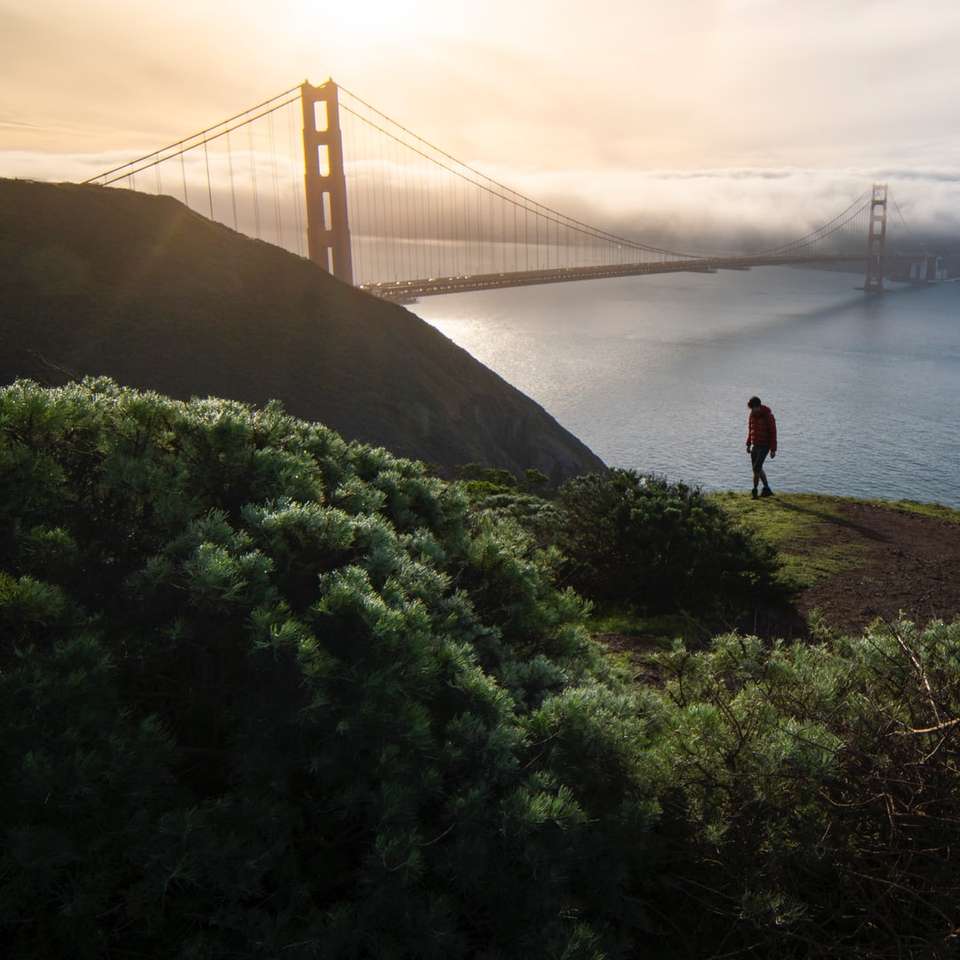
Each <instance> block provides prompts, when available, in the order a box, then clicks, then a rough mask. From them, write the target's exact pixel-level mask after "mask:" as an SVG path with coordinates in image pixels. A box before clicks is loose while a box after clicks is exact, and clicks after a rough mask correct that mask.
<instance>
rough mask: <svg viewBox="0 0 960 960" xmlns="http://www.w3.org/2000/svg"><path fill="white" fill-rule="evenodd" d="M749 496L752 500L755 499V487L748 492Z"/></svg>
mask: <svg viewBox="0 0 960 960" xmlns="http://www.w3.org/2000/svg"><path fill="white" fill-rule="evenodd" d="M750 496H751V497H753V499H754V500H756V499H757V488H756V487H754V488H753V489H752V490H751V491H750Z"/></svg>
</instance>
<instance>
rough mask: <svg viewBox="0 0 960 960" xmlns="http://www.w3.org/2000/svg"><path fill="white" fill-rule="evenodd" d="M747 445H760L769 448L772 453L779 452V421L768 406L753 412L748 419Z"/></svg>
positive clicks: (762, 405)
mask: <svg viewBox="0 0 960 960" xmlns="http://www.w3.org/2000/svg"><path fill="white" fill-rule="evenodd" d="M747 443H748V444H752V443H759V444H760V446H761V447H769V448H770V452H771V453H776V452H777V421H776V420H775V419H774V416H773V411H772V410H771V409H770V408H769V407H768V406H767V405H766V404H761V405H760V406H759V407H757V409H756V410H751V411H750V416H749V417H747Z"/></svg>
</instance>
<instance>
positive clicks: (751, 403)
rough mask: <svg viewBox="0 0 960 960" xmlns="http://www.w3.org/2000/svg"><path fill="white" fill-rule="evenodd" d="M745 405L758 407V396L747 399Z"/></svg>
mask: <svg viewBox="0 0 960 960" xmlns="http://www.w3.org/2000/svg"><path fill="white" fill-rule="evenodd" d="M747 406H748V407H759V406H760V398H759V397H751V398H750V399H749V400H748V401H747Z"/></svg>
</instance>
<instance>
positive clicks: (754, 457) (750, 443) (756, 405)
mask: <svg viewBox="0 0 960 960" xmlns="http://www.w3.org/2000/svg"><path fill="white" fill-rule="evenodd" d="M747 406H748V407H749V408H750V416H749V417H747V453H749V454H750V461H751V463H752V464H753V492H752V494H751V496H752V497H753V499H754V500H756V499H757V484H758V483H760V482H761V481H762V482H763V492H762V493H761V494H760V496H761V497H772V496H773V491H772V490H771V489H770V484H769V483H767V475H766V473H765V472H764V469H763V462H764V460H766V459H767V454H768V453H769V454H770V459H771V460H773V459H774V457H776V455H777V421H776V420H775V419H774V416H773V411H772V410H771V409H770V408H769V407H768V406H766V405H765V404H763V403H761V402H760V398H759V397H751V398H750V399H749V400H748V401H747Z"/></svg>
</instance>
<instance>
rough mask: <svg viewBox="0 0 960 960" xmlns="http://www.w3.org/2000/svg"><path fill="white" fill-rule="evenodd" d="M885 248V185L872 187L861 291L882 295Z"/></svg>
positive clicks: (878, 184) (876, 184)
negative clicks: (864, 271) (865, 259)
mask: <svg viewBox="0 0 960 960" xmlns="http://www.w3.org/2000/svg"><path fill="white" fill-rule="evenodd" d="M886 248H887V185H886V184H885V183H875V184H874V185H873V199H872V200H871V201H870V232H869V233H868V235H867V275H866V277H865V278H864V281H863V289H864V290H866V291H867V293H883V263H884V256H885V254H886Z"/></svg>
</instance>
